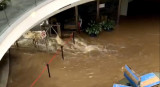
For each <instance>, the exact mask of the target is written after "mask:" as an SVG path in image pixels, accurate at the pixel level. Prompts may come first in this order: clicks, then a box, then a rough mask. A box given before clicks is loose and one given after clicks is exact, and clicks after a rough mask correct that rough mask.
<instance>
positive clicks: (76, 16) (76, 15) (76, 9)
mask: <svg viewBox="0 0 160 87" xmlns="http://www.w3.org/2000/svg"><path fill="white" fill-rule="evenodd" d="M78 16H79V15H78V6H75V21H76V29H77V31H79V30H78V29H79V28H78ZM79 33H80V32H79Z"/></svg>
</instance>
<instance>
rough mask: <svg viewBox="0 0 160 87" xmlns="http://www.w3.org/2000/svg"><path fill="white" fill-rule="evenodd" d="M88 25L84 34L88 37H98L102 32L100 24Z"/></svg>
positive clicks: (93, 22) (92, 22)
mask: <svg viewBox="0 0 160 87" xmlns="http://www.w3.org/2000/svg"><path fill="white" fill-rule="evenodd" d="M88 25H89V27H88V28H87V29H86V32H87V33H88V34H89V35H92V34H94V35H98V34H99V33H100V32H101V31H102V26H101V25H100V24H96V23H95V21H91V23H88Z"/></svg>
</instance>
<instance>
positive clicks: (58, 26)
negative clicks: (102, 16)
mask: <svg viewBox="0 0 160 87" xmlns="http://www.w3.org/2000/svg"><path fill="white" fill-rule="evenodd" d="M57 31H58V35H59V37H62V33H61V26H60V24H58V23H57Z"/></svg>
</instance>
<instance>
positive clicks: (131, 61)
mask: <svg viewBox="0 0 160 87" xmlns="http://www.w3.org/2000/svg"><path fill="white" fill-rule="evenodd" d="M159 29H160V19H159V17H158V16H143V17H138V16H136V17H126V18H122V19H121V21H120V24H119V25H118V26H117V27H116V29H115V30H114V31H112V32H105V31H104V32H102V33H101V34H100V35H99V36H98V37H95V38H93V37H89V36H88V35H86V34H84V33H81V34H77V35H76V39H75V42H76V43H75V44H73V43H72V42H70V43H69V44H68V45H65V46H64V58H65V60H62V58H61V53H60V54H59V55H57V56H56V58H55V59H53V61H52V63H51V64H50V72H51V78H49V77H48V73H47V71H45V72H44V74H43V75H42V77H41V78H40V79H39V80H38V81H37V83H36V84H35V86H34V87H112V85H113V83H116V82H118V81H119V80H121V79H123V78H124V76H123V72H122V67H123V66H124V65H125V64H127V65H129V66H130V67H131V68H132V69H133V70H134V71H135V72H136V73H138V74H143V73H149V72H159V67H160V66H159V57H160V56H159V53H160V51H159V45H160V44H159V36H160V33H159ZM53 50H54V49H53ZM54 53H55V51H53V52H45V51H41V50H38V51H37V50H36V49H35V48H12V49H11V56H12V58H11V59H10V61H11V62H10V76H9V81H8V86H7V87H29V86H30V85H31V84H32V83H33V81H34V80H35V79H36V78H37V77H38V76H39V74H40V73H41V72H42V70H43V68H44V67H45V65H46V64H47V63H48V62H49V60H50V59H51V58H52V57H53V55H54Z"/></svg>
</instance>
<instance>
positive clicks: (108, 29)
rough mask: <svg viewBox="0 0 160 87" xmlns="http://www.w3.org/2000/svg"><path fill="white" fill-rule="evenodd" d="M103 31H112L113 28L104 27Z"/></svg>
mask: <svg viewBox="0 0 160 87" xmlns="http://www.w3.org/2000/svg"><path fill="white" fill-rule="evenodd" d="M104 30H105V31H107V32H111V31H113V30H114V29H113V28H106V29H104Z"/></svg>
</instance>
